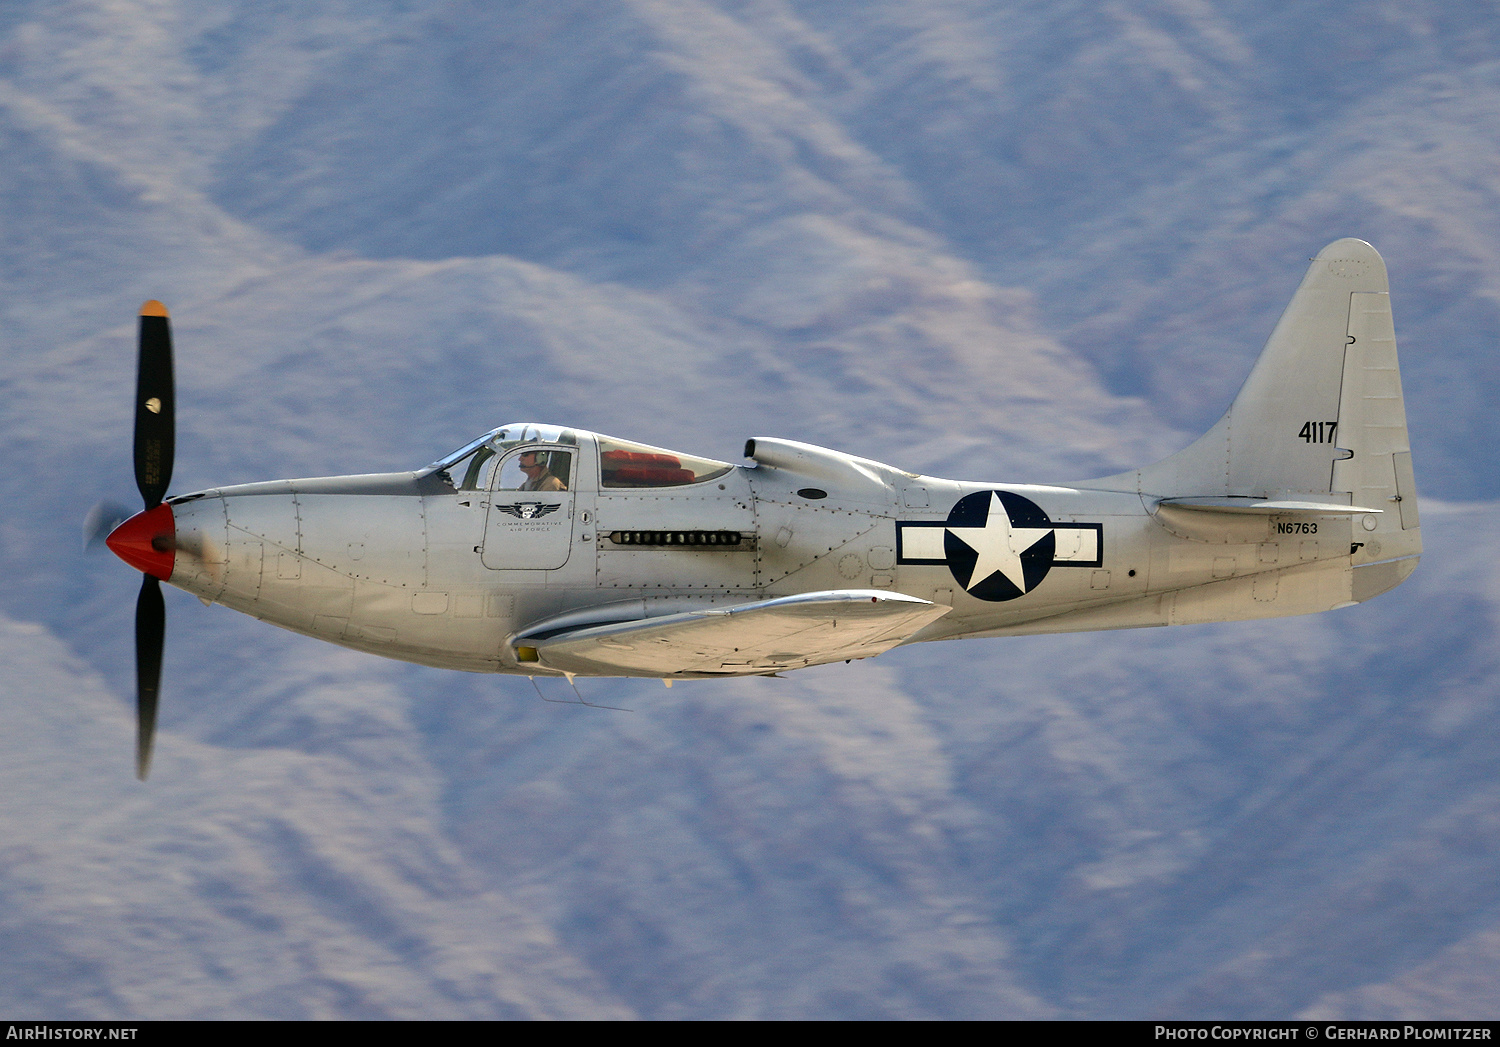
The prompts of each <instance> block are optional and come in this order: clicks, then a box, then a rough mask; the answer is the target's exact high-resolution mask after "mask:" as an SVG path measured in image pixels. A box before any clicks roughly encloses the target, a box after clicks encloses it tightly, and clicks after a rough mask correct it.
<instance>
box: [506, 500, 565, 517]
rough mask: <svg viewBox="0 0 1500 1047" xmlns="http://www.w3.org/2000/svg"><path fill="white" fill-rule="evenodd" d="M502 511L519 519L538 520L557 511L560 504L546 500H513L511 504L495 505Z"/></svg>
mask: <svg viewBox="0 0 1500 1047" xmlns="http://www.w3.org/2000/svg"><path fill="white" fill-rule="evenodd" d="M495 508H496V509H499V510H500V511H501V512H502V513H509V514H510V515H511V516H514V517H515V518H516V519H517V520H536V519H539V518H540V517H543V516H548V515H551V514H552V513H555V512H557V510H558V506H557V505H555V504H552V505H549V504H548V503H546V502H512V503H511V504H510V505H500V504H498V503H497V504H496V505H495Z"/></svg>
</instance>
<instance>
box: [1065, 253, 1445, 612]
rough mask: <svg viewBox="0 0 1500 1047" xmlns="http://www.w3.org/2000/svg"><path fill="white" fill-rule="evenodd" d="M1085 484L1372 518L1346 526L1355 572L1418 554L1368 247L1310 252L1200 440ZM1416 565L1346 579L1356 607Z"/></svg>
mask: <svg viewBox="0 0 1500 1047" xmlns="http://www.w3.org/2000/svg"><path fill="white" fill-rule="evenodd" d="M1089 486H1092V487H1114V488H1115V489H1120V488H1122V487H1129V488H1132V489H1134V490H1136V491H1138V492H1140V493H1141V494H1142V495H1145V496H1148V497H1153V498H1156V499H1164V498H1170V499H1173V500H1174V501H1175V500H1177V499H1180V498H1188V499H1202V500H1204V501H1208V500H1221V499H1222V500H1227V499H1235V500H1238V499H1241V498H1243V499H1246V500H1257V499H1259V500H1267V501H1273V502H1283V503H1295V502H1315V503H1336V504H1342V505H1354V506H1368V507H1371V508H1378V509H1381V510H1384V511H1383V512H1382V513H1380V514H1379V515H1368V516H1365V517H1363V518H1362V519H1361V522H1360V523H1359V524H1358V525H1356V526H1355V528H1354V531H1355V539H1354V541H1355V542H1357V543H1360V545H1359V546H1357V547H1356V550H1355V555H1354V559H1353V563H1354V565H1356V566H1358V565H1361V564H1374V563H1375V562H1376V561H1392V560H1396V559H1400V558H1404V557H1411V556H1415V555H1417V554H1419V553H1420V552H1421V551H1422V540H1421V531H1420V529H1419V525H1418V519H1417V493H1416V484H1415V480H1414V478H1413V473H1412V465H1411V445H1410V443H1409V441H1408V438H1407V432H1406V408H1405V405H1404V402H1403V400H1402V396H1401V375H1400V371H1399V369H1398V366H1397V361H1396V335H1395V328H1394V326H1393V323H1392V320H1391V305H1390V292H1389V284H1388V283H1387V279H1386V271H1385V262H1384V261H1383V260H1382V259H1381V257H1380V255H1379V253H1378V252H1377V251H1376V250H1375V248H1373V247H1371V246H1370V245H1369V244H1367V243H1365V242H1364V241H1362V240H1352V239H1350V240H1338V241H1336V242H1334V243H1331V244H1329V245H1328V246H1327V247H1325V248H1324V249H1323V250H1322V251H1320V252H1319V253H1318V256H1317V257H1316V258H1315V259H1313V262H1312V265H1311V266H1310V267H1309V268H1308V270H1307V275H1306V276H1305V277H1304V278H1303V280H1302V284H1301V286H1299V287H1298V288H1297V293H1296V295H1294V296H1293V298H1292V301H1291V304H1290V305H1288V306H1287V309H1286V312H1285V313H1283V314H1282V317H1281V320H1280V322H1279V323H1277V325H1276V329H1275V331H1273V332H1272V334H1271V338H1270V341H1268V342H1267V343H1266V348H1265V350H1264V351H1263V352H1262V353H1261V355H1260V359H1259V360H1257V361H1256V363H1255V367H1254V369H1253V370H1251V372H1250V377H1249V378H1248V379H1247V380H1246V381H1245V385H1244V387H1243V388H1242V389H1241V390H1240V392H1239V395H1238V396H1236V397H1235V399H1234V403H1233V404H1231V405H1230V408H1229V410H1228V411H1227V412H1225V414H1224V417H1223V418H1221V419H1220V420H1219V422H1218V424H1217V425H1215V426H1214V427H1213V428H1212V429H1210V430H1209V431H1208V433H1207V434H1205V435H1204V436H1203V437H1201V438H1200V439H1198V440H1197V441H1195V442H1194V443H1192V444H1191V445H1189V446H1188V447H1186V448H1185V449H1183V450H1182V451H1179V452H1178V453H1177V454H1175V455H1173V456H1171V457H1170V458H1167V459H1164V460H1163V461H1160V462H1157V463H1156V464H1155V465H1150V466H1146V467H1145V468H1143V469H1138V470H1135V471H1134V472H1131V473H1123V474H1121V475H1119V476H1114V477H1109V478H1108V479H1106V480H1102V481H1094V482H1093V483H1091V484H1090V485H1089ZM1382 566H1385V565H1382ZM1414 566H1415V562H1414V561H1413V562H1411V563H1408V564H1405V565H1402V566H1400V567H1399V568H1398V567H1397V566H1395V565H1390V568H1391V569H1390V570H1385V571H1372V570H1366V571H1356V572H1355V575H1356V582H1355V587H1354V588H1355V595H1354V598H1355V599H1356V600H1362V599H1368V598H1369V597H1370V596H1373V595H1376V594H1377V593H1379V592H1384V591H1385V590H1386V589H1389V588H1391V587H1393V586H1394V585H1396V584H1398V583H1399V582H1400V581H1401V580H1402V579H1403V578H1405V577H1406V575H1407V574H1409V573H1410V571H1411V569H1412V567H1414ZM1377 575H1379V576H1381V578H1382V579H1384V580H1383V581H1381V582H1379V583H1377V582H1376V576H1377ZM1386 575H1389V576H1390V577H1389V578H1385V577H1384V576H1386ZM1361 576H1363V579H1361ZM1387 583H1388V584H1387ZM1377 585H1378V587H1377Z"/></svg>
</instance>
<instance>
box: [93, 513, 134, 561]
mask: <svg viewBox="0 0 1500 1047" xmlns="http://www.w3.org/2000/svg"><path fill="white" fill-rule="evenodd" d="M131 515H132V514H131V512H130V510H129V509H127V508H125V507H124V506H123V505H121V504H120V503H119V502H97V503H95V505H94V507H93V508H92V509H90V510H89V513H88V515H87V516H85V517H84V518H83V548H84V550H85V551H87V550H91V549H97V548H98V547H99V546H100V545H103V544H104V539H105V538H107V537H108V536H109V532H111V531H113V530H114V529H115V528H116V527H119V526H120V525H121V524H122V523H124V522H125V521H126V520H128V519H130V517H131Z"/></svg>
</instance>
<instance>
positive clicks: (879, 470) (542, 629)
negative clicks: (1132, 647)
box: [158, 427, 1378, 675]
mask: <svg viewBox="0 0 1500 1047" xmlns="http://www.w3.org/2000/svg"><path fill="white" fill-rule="evenodd" d="M506 431H512V432H521V431H525V432H529V433H531V434H532V439H530V440H528V441H526V442H525V443H523V444H513V445H511V446H507V445H506V444H505V442H504V441H492V442H491V444H490V446H491V447H492V448H493V450H492V452H491V454H490V455H489V456H487V457H488V458H490V459H493V460H492V461H488V462H487V463H486V464H484V466H483V467H482V468H481V466H480V465H479V464H476V463H475V462H474V458H475V457H477V456H482V450H481V452H480V453H479V455H476V453H475V452H474V451H473V450H470V452H469V454H468V455H466V456H465V457H464V458H460V459H458V460H457V461H456V462H453V461H450V462H449V464H447V465H446V466H445V465H444V463H437V464H435V465H434V466H431V467H428V469H426V470H421V471H417V472H411V473H395V474H375V475H367V476H348V477H330V478H315V479H304V480H285V481H273V482H269V483H258V484H248V485H242V486H236V487H225V488H218V489H213V490H208V491H204V492H199V493H195V494H191V495H186V496H182V497H178V498H174V499H170V500H169V503H168V504H169V506H170V512H171V515H172V520H173V525H174V526H175V531H176V537H175V548H176V549H177V550H178V552H177V555H176V556H175V561H174V562H172V564H171V568H170V573H169V575H168V576H167V577H166V579H165V580H167V581H169V582H170V583H171V584H172V585H175V586H177V587H179V588H182V589H185V590H187V591H189V592H192V593H194V594H196V595H198V596H199V597H201V598H203V599H205V600H208V601H212V602H215V603H220V604H223V605H225V606H226V607H231V608H233V609H235V610H237V611H242V612H244V613H246V614H249V615H252V616H254V617H256V618H259V619H262V620H264V621H267V622H271V623H273V624H276V625H279V626H282V627H284V628H287V629H291V630H294V631H296V632H300V633H305V634H307V635H309V636H313V637H316V638H318V639H322V640H327V641H330V642H332V643H337V644H342V645H344V646H346V647H352V648H355V649H358V650H363V651H368V652H370V653H373V654H380V655H384V656H387V657H392V658H399V659H403V660H407V661H412V662H418V663H422V664H426V665H433V666H441V667H445V668H453V669H464V670H470V671H477V672H502V673H503V672H509V673H525V674H528V675H535V674H538V673H542V672H546V670H545V669H542V668H540V667H539V666H537V665H535V664H533V663H531V662H528V661H527V660H526V652H527V647H526V645H525V637H526V636H529V635H532V636H534V635H543V634H545V633H546V632H547V630H548V629H549V628H550V629H552V630H554V631H556V630H558V629H563V628H568V627H576V626H579V625H587V624H591V623H600V622H610V621H624V620H632V619H639V618H643V617H653V616H658V615H667V614H672V613H677V612H680V611H686V610H693V609H697V608H702V607H705V606H714V605H719V604H725V605H728V604H742V603H744V602H746V601H750V600H758V599H766V598H771V597H778V596H787V595H793V594H799V593H809V592H819V591H829V590H851V589H861V590H887V591H890V592H895V593H902V594H906V595H908V596H913V597H917V598H919V599H922V600H928V601H932V602H934V603H936V604H941V605H946V606H949V607H951V608H952V610H951V611H950V612H949V613H947V614H946V615H944V616H943V617H942V618H941V619H939V620H938V621H935V622H933V623H932V624H931V625H929V626H928V627H927V628H925V629H924V630H922V631H921V632H920V633H918V634H916V635H915V636H912V637H910V638H909V639H908V641H907V642H915V641H917V640H937V639H950V638H959V637H966V636H983V635H1005V634H1021V633H1035V632H1052V631H1072V630H1075V629H1098V628H1124V627H1132V626H1145V625H1167V624H1176V623H1179V622H1191V621H1216V620H1224V619H1225V618H1226V617H1234V618H1246V617H1262V616H1264V617H1270V616H1274V615H1282V614H1298V613H1306V612H1308V611H1312V610H1325V609H1328V608H1329V607H1334V606H1339V605H1341V604H1346V603H1348V602H1350V599H1351V588H1350V586H1351V583H1350V580H1349V579H1350V574H1351V571H1350V568H1351V566H1353V565H1355V564H1357V563H1359V562H1363V561H1362V559H1361V557H1360V556H1359V549H1358V548H1354V549H1353V551H1351V546H1352V545H1353V542H1352V541H1351V535H1352V534H1353V533H1354V532H1353V530H1352V529H1353V528H1354V527H1355V526H1356V525H1355V524H1354V523H1353V521H1352V520H1351V519H1350V518H1348V517H1344V518H1331V519H1330V518H1325V519H1322V520H1320V521H1319V522H1318V523H1316V524H1314V525H1308V524H1306V523H1299V524H1296V525H1295V526H1292V525H1289V524H1287V523H1286V522H1285V521H1279V520H1277V519H1276V518H1274V517H1270V516H1255V517H1243V518H1239V519H1234V520H1227V521H1226V519H1225V518H1223V517H1217V518H1215V519H1213V520H1212V521H1210V523H1211V524H1212V526H1211V527H1208V528H1207V529H1205V528H1204V526H1203V523H1204V519H1205V514H1202V513H1192V512H1186V513H1174V512H1173V511H1171V510H1169V509H1164V508H1162V507H1161V506H1159V505H1157V504H1156V503H1155V501H1154V500H1153V499H1152V498H1151V497H1150V496H1149V495H1145V494H1143V493H1141V492H1138V491H1128V490H1125V491H1120V490H1099V489H1088V488H1082V487H1067V486H1030V485H1006V484H991V483H979V482H961V481H952V480H944V479H940V478H936V477H929V476H921V475H917V474H912V473H907V472H902V471H900V470H897V469H894V468H891V467H889V466H884V465H881V464H879V463H875V462H869V461H866V460H862V459H858V458H853V457H851V456H845V455H839V454H838V453H837V452H832V451H823V450H821V449H817V448H808V447H805V446H803V445H796V444H790V443H782V442H780V441H765V440H762V441H759V443H760V445H761V447H760V450H759V453H758V454H757V459H758V460H757V462H756V464H754V465H750V466H729V465H726V464H724V463H712V462H706V461H705V460H702V459H692V458H689V457H688V456H680V457H681V459H682V460H683V462H684V463H685V464H686V465H687V466H688V468H686V469H683V468H677V467H674V465H673V464H672V463H671V461H670V459H671V458H672V457H674V456H670V455H669V454H668V453H666V452H660V453H654V454H652V453H647V452H656V451H658V449H641V450H640V451H634V450H632V451H622V450H620V448H622V447H625V448H630V447H634V446H636V445H627V444H622V443H621V442H620V441H614V440H610V439H609V438H604V437H598V436H596V435H595V434H591V433H585V432H582V431H577V430H554V429H550V428H548V427H529V428H527V427H508V430H506ZM497 432H499V431H497ZM537 434H540V438H537ZM548 437H551V439H548ZM475 446H481V445H480V444H479V443H478V442H476V445H475ZM601 448H605V450H601ZM520 455H532V456H533V457H532V458H531V459H521V458H519V456H520ZM631 456H634V457H631ZM452 458H453V456H450V459H452ZM651 459H661V461H652V460H651ZM541 460H550V461H551V462H552V463H554V464H555V465H556V467H557V469H558V470H559V471H561V472H563V473H565V474H566V482H565V483H564V482H562V481H561V480H557V479H551V480H548V479H546V478H545V477H546V476H551V475H552V474H551V473H550V472H547V471H545V470H541V472H543V473H544V478H543V480H542V481H541V482H540V483H541V485H542V486H537V485H538V481H536V480H525V479H522V477H523V476H525V475H527V474H525V473H522V472H518V471H516V469H515V468H514V467H513V466H515V465H516V464H517V463H520V462H523V461H530V462H531V463H532V466H533V467H532V469H531V470H530V472H531V473H532V474H536V473H538V472H539V470H538V469H537V468H536V467H535V464H536V463H537V462H538V461H541ZM481 461H482V462H483V461H484V457H481ZM664 462H665V463H666V464H663V463H664ZM466 463H467V464H466ZM622 463H623V464H622ZM527 488H529V489H527ZM158 544H161V543H160V542H159V543H158ZM1377 553H1378V550H1377ZM1371 559H1374V557H1370V556H1369V555H1368V554H1366V556H1365V557H1364V558H1363V560H1366V561H1367V560H1371ZM1231 605H1233V607H1235V608H1238V609H1237V610H1236V611H1234V613H1226V608H1228V607H1230V606H1231ZM747 671H748V670H747Z"/></svg>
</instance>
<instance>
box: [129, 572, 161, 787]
mask: <svg viewBox="0 0 1500 1047" xmlns="http://www.w3.org/2000/svg"><path fill="white" fill-rule="evenodd" d="M166 635H167V605H166V601H164V600H163V599H162V598H161V582H159V581H157V580H156V579H155V578H154V577H152V576H151V575H149V574H148V575H146V576H145V577H144V578H142V579H141V595H140V596H139V597H137V598H136V602H135V686H136V704H135V719H136V733H135V776H136V777H137V778H139V779H140V780H141V781H145V780H146V775H148V774H150V773H151V743H152V741H153V740H154V739H155V737H156V700H157V696H158V694H159V693H160V688H161V652H162V645H163V644H164V642H165V641H166Z"/></svg>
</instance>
